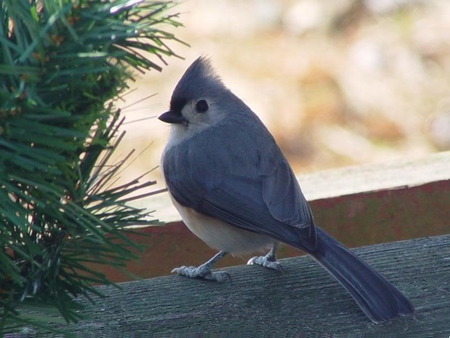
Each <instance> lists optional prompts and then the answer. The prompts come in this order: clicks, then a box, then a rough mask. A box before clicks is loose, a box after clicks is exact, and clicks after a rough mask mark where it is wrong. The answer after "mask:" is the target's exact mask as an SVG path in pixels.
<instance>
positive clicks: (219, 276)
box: [172, 265, 231, 282]
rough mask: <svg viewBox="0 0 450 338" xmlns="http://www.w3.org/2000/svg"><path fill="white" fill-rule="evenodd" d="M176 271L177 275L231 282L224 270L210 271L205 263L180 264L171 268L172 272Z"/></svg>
mask: <svg viewBox="0 0 450 338" xmlns="http://www.w3.org/2000/svg"><path fill="white" fill-rule="evenodd" d="M174 272H176V273H177V274H178V276H184V277H189V278H201V279H206V280H211V281H216V282H225V281H230V282H231V276H230V274H229V273H228V272H225V271H211V268H210V267H209V266H206V265H200V266H199V267H195V266H181V267H179V268H175V269H173V270H172V273H174Z"/></svg>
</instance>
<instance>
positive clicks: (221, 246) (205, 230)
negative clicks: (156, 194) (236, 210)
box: [169, 193, 275, 254]
mask: <svg viewBox="0 0 450 338" xmlns="http://www.w3.org/2000/svg"><path fill="white" fill-rule="evenodd" d="M169 195H170V197H171V199H172V202H173V204H174V205H175V207H176V208H177V209H178V212H179V213H180V215H181V217H182V218H183V221H184V223H185V224H186V225H187V227H188V228H189V230H191V231H192V232H193V233H194V234H195V235H196V236H197V237H199V238H200V239H202V240H203V241H204V242H205V243H206V244H208V245H209V246H210V247H212V248H214V249H216V250H219V251H221V250H223V251H225V252H228V253H232V254H244V253H252V252H255V251H259V250H262V249H265V248H269V247H270V246H271V245H272V244H273V243H274V242H275V240H274V239H272V238H270V237H267V236H264V235H260V234H257V233H254V232H251V231H247V230H243V229H241V228H238V227H235V226H233V225H230V224H228V223H225V222H222V221H220V220H218V219H215V218H212V217H209V216H206V215H203V214H200V213H198V212H196V211H195V210H192V209H189V208H186V207H183V206H181V205H180V204H179V203H178V202H177V201H175V199H174V198H173V197H172V195H171V194H170V193H169Z"/></svg>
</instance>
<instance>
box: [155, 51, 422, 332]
mask: <svg viewBox="0 0 450 338" xmlns="http://www.w3.org/2000/svg"><path fill="white" fill-rule="evenodd" d="M158 118H159V120H161V121H163V122H166V123H169V124H170V125H171V128H170V133H169V137H168V140H167V144H166V146H165V148H164V150H163V152H162V156H161V168H162V172H163V178H164V181H165V184H166V186H167V190H168V193H169V196H170V198H171V200H172V203H173V204H174V206H175V207H176V209H177V210H178V212H179V213H180V215H181V217H182V219H183V221H184V223H185V224H186V226H187V227H188V228H189V229H190V231H191V232H192V233H194V234H195V235H196V236H198V237H199V238H200V239H202V240H203V241H204V242H205V243H206V244H207V245H209V246H210V247H211V248H214V249H216V250H217V251H218V253H217V254H216V255H215V256H214V257H212V258H211V259H210V260H208V261H207V262H205V263H204V264H202V265H200V266H198V267H192V266H182V267H178V268H175V269H174V270H173V271H172V272H173V273H177V274H178V275H180V276H185V277H190V278H201V279H206V280H212V281H218V282H223V281H226V280H229V279H230V275H229V274H228V273H227V272H226V271H220V270H219V271H213V270H212V269H211V268H212V266H213V264H214V263H216V262H217V261H218V260H220V259H221V258H222V257H224V256H225V255H227V254H233V255H242V254H248V253H254V252H257V251H260V250H263V249H265V248H266V249H270V250H269V252H268V253H267V254H266V255H265V256H256V257H253V258H251V259H250V260H249V262H248V264H252V265H260V266H263V267H266V268H269V269H273V270H277V271H282V266H281V264H280V263H279V262H278V261H277V260H276V250H277V246H278V245H279V243H285V244H288V245H290V246H292V247H295V248H297V249H300V250H302V251H304V252H306V253H307V254H309V255H310V256H311V257H312V258H313V259H314V260H315V261H316V262H317V263H319V264H320V265H321V266H322V267H323V268H325V270H326V271H328V272H329V273H330V274H331V275H332V276H333V277H334V278H335V279H336V280H337V281H338V282H339V283H340V284H341V285H342V286H343V287H344V288H345V290H347V292H348V293H349V294H350V295H351V296H352V297H353V299H354V300H355V301H356V303H357V304H358V305H359V307H360V308H361V310H362V311H363V312H364V314H365V315H366V316H367V317H368V318H369V319H370V320H371V321H372V322H374V323H380V322H387V321H391V320H393V319H394V318H397V317H399V316H408V315H412V314H413V313H414V306H413V305H412V304H411V302H410V301H409V300H408V299H407V298H406V297H405V296H404V295H403V294H402V293H401V292H400V291H399V290H398V289H397V288H396V287H395V286H394V285H392V284H391V283H390V282H389V281H388V280H387V279H386V278H385V277H383V276H382V275H381V274H380V273H378V272H377V271H375V270H374V269H373V268H371V267H370V266H369V265H368V264H367V263H365V262H364V261H363V260H362V259H361V258H359V257H358V256H356V255H355V254H354V253H353V252H351V251H350V250H349V249H347V248H346V247H345V246H344V245H343V244H341V243H340V242H339V241H337V240H336V239H334V238H333V237H332V236H330V235H329V234H327V233H326V232H325V231H324V230H323V229H322V228H320V227H319V226H317V225H316V224H315V222H314V218H313V215H312V212H311V209H310V207H309V205H308V203H307V201H306V199H305V197H304V195H303V193H302V191H301V188H300V185H299V183H298V181H297V179H296V177H295V175H294V173H293V170H292V168H291V166H290V165H289V163H288V161H287V159H286V158H285V156H284V155H283V153H282V151H281V150H280V148H279V146H278V145H277V143H276V141H275V139H274V137H273V136H272V135H271V133H270V132H269V130H268V129H267V128H266V127H265V125H264V124H263V123H262V121H261V120H260V119H259V117H258V116H257V115H256V114H255V113H254V112H253V111H252V110H251V109H250V108H249V107H248V106H247V105H246V104H245V103H244V102H243V101H242V100H241V99H240V98H238V97H237V96H236V95H235V94H233V93H232V91H231V90H230V89H228V87H226V86H225V84H224V83H223V81H222V79H221V78H220V76H219V75H218V74H217V73H216V71H215V69H214V68H213V66H212V64H211V61H210V59H209V58H207V57H204V56H201V57H199V58H197V59H196V60H195V61H194V62H193V63H192V64H191V65H190V66H189V67H188V69H187V70H186V72H185V73H184V75H183V76H182V77H181V79H180V80H179V82H178V83H177V85H176V86H175V89H174V91H173V93H172V97H171V99H170V108H169V110H168V111H167V112H165V113H163V114H161V115H160V116H159V117H158Z"/></svg>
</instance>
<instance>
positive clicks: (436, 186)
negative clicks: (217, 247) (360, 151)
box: [62, 152, 450, 337]
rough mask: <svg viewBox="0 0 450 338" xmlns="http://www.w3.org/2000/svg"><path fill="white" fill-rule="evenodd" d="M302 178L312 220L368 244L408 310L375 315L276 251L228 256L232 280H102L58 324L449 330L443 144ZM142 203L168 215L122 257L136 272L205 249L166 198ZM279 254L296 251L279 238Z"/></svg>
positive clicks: (120, 328)
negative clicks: (257, 260) (385, 318)
mask: <svg viewBox="0 0 450 338" xmlns="http://www.w3.org/2000/svg"><path fill="white" fill-rule="evenodd" d="M299 181H300V183H301V186H302V188H303V190H304V193H305V196H306V197H307V198H308V199H309V200H310V203H311V207H312V209H313V212H314V215H315V219H316V222H317V224H319V225H321V226H322V227H323V228H325V229H326V230H327V231H328V232H330V233H331V234H332V235H333V236H335V237H337V238H338V239H339V240H340V241H342V242H343V243H344V244H346V245H348V246H350V247H354V246H361V245H369V246H365V247H360V248H357V249H355V252H357V254H359V255H360V256H361V257H362V258H363V259H365V260H366V261H367V262H368V263H369V264H370V265H371V266H373V267H374V268H375V269H377V270H378V271H380V272H381V273H382V274H384V275H385V276H386V277H387V278H388V279H389V280H390V281H391V282H392V283H393V284H394V285H396V286H397V287H398V288H399V289H400V290H401V291H402V292H404V293H405V295H407V297H408V298H409V299H410V300H411V302H412V303H413V304H414V305H415V307H416V315H415V316H414V317H412V318H401V319H398V320H396V321H393V322H391V323H386V324H378V325H375V324H372V323H371V322H370V321H369V320H368V319H367V318H366V317H365V315H364V314H363V313H362V312H361V310H360V309H359V308H358V306H357V305H356V303H355V302H354V301H353V300H352V299H351V297H350V296H349V295H348V294H347V293H346V292H345V290H344V289H343V288H342V287H341V286H340V285H339V284H338V283H337V282H335V281H334V280H333V279H332V278H331V277H330V276H329V275H328V274H327V273H326V272H325V271H324V270H323V269H322V268H321V267H320V266H318V265H317V264H316V263H315V262H314V261H313V260H312V259H311V258H310V257H306V256H303V257H295V258H286V259H282V260H281V262H282V264H283V266H284V268H285V273H284V274H279V273H276V272H274V271H268V270H266V269H263V268H260V267H255V266H246V265H242V264H244V263H245V260H244V259H242V258H227V259H224V260H223V262H221V264H219V265H218V266H219V267H223V266H227V265H240V266H234V267H227V268H226V270H227V271H228V272H229V273H230V274H231V275H232V283H213V282H206V281H201V280H189V279H187V278H183V277H178V276H164V277H156V278H151V279H145V280H140V281H134V282H125V283H121V284H120V286H121V290H119V289H117V288H114V287H110V286H99V287H98V290H99V291H100V292H102V293H103V294H104V295H105V296H106V297H105V298H104V299H98V300H97V302H96V304H95V305H92V304H89V303H88V302H86V301H84V300H80V301H81V302H82V303H84V304H85V305H86V308H85V310H84V312H83V314H84V315H85V318H86V319H85V320H83V321H82V322H80V323H79V324H78V325H72V326H70V327H66V326H64V327H62V328H63V329H66V330H67V329H68V328H69V330H71V331H72V332H74V333H76V334H77V335H78V336H80V337H81V336H82V337H96V336H102V337H151V336H157V337H158V336H163V337H178V336H180V337H186V336H188V337H189V336H192V337H203V336H208V337H210V336H211V337H229V336H230V337H305V336H306V337H308V336H318V335H319V336H322V335H324V336H329V335H334V334H342V335H354V336H360V335H370V336H384V335H389V336H396V337H397V336H405V337H413V336H425V335H426V336H429V335H437V336H446V337H448V336H449V335H450V282H449V281H450V235H447V234H449V233H450V153H449V152H447V153H440V154H435V155H432V156H429V157H427V158H425V159H419V160H411V161H396V162H391V163H387V164H383V165H375V166H364V167H352V168H343V169H338V170H333V171H326V172H321V173H316V174H312V175H306V176H300V177H299ZM148 203H149V205H151V207H152V208H155V209H156V210H157V211H158V213H157V214H156V216H157V217H158V218H161V219H163V220H165V221H167V222H168V224H167V225H166V226H164V227H153V228H146V229H140V230H139V231H140V232H144V233H150V234H152V237H150V238H148V237H136V240H137V241H139V242H141V243H144V242H145V243H146V244H148V245H149V248H148V250H147V251H146V252H145V253H144V255H143V257H142V259H141V260H140V262H136V263H133V264H131V265H130V266H129V268H130V270H131V271H132V272H133V273H136V274H137V275H139V276H142V277H145V278H148V277H154V276H163V275H167V274H168V273H169V272H170V270H171V268H172V267H175V266H179V265H198V264H200V263H202V262H204V261H205V260H207V259H208V258H209V257H210V256H211V255H212V254H213V253H214V251H212V250H211V249H209V248H207V247H206V246H205V245H204V244H203V243H202V242H201V241H200V240H198V239H197V238H195V237H194V236H193V235H191V234H190V233H189V231H188V230H187V229H186V228H185V227H184V226H183V225H182V224H181V222H180V220H179V217H178V216H177V214H176V213H175V212H174V210H173V209H172V207H171V206H170V204H169V203H168V200H167V199H165V197H164V196H162V197H160V198H159V200H153V201H149V202H148ZM158 203H159V204H158ZM429 236H432V237H429ZM377 243H378V244H377ZM374 244H375V245H374ZM281 253H282V256H284V257H291V256H294V255H298V253H299V252H298V251H295V250H293V249H289V248H287V247H284V248H282V252H281ZM105 272H106V273H108V274H110V273H112V272H111V271H105ZM111 276H112V277H113V278H114V279H115V280H118V281H120V280H123V276H120V275H115V276H113V275H111Z"/></svg>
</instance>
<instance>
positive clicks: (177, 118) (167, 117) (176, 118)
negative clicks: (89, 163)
mask: <svg viewBox="0 0 450 338" xmlns="http://www.w3.org/2000/svg"><path fill="white" fill-rule="evenodd" d="M158 119H160V120H161V121H163V122H166V123H175V124H183V125H187V124H188V120H186V119H185V118H184V117H183V115H181V114H180V113H177V112H173V111H171V110H169V111H167V112H165V113H164V114H161V115H160V116H158Z"/></svg>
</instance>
